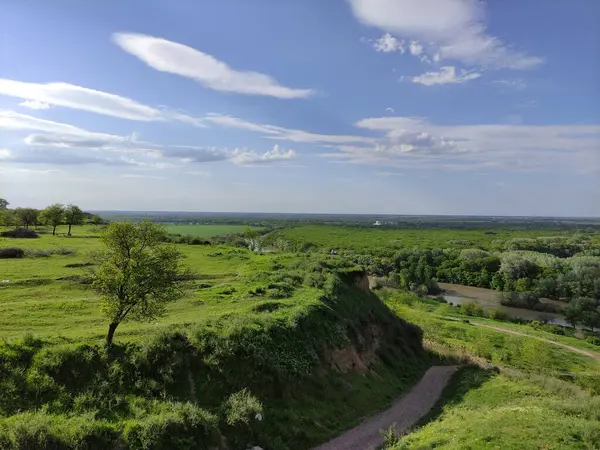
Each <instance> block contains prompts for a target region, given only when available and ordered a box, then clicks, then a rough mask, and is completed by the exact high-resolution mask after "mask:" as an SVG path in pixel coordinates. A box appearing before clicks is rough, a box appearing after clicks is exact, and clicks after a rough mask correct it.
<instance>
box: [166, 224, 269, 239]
mask: <svg viewBox="0 0 600 450" xmlns="http://www.w3.org/2000/svg"><path fill="white" fill-rule="evenodd" d="M165 228H166V229H167V231H168V232H169V233H174V234H181V235H182V236H194V237H201V238H210V237H213V236H219V235H222V234H239V233H244V232H245V231H246V230H247V228H248V227H247V226H246V225H225V224H224V225H201V224H198V225H179V224H166V225H165ZM253 231H259V229H256V230H255V229H254V228H253Z"/></svg>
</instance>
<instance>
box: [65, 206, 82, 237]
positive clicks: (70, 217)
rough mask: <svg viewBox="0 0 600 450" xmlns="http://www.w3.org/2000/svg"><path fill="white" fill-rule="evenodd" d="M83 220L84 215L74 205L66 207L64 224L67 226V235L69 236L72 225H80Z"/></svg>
mask: <svg viewBox="0 0 600 450" xmlns="http://www.w3.org/2000/svg"><path fill="white" fill-rule="evenodd" d="M84 218H85V214H84V213H83V211H82V210H81V208H79V206H76V205H67V207H66V208H65V222H66V223H67V225H69V231H68V232H67V235H69V236H71V227H72V226H73V225H81V224H83V219H84Z"/></svg>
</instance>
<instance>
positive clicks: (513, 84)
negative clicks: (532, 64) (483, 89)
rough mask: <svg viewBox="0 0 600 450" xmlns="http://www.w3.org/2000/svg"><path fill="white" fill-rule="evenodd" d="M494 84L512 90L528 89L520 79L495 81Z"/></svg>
mask: <svg viewBox="0 0 600 450" xmlns="http://www.w3.org/2000/svg"><path fill="white" fill-rule="evenodd" d="M492 84H496V85H499V86H502V87H505V88H510V89H525V88H526V87H527V84H526V83H525V82H524V81H523V80H522V79H520V78H512V79H503V80H494V81H492Z"/></svg>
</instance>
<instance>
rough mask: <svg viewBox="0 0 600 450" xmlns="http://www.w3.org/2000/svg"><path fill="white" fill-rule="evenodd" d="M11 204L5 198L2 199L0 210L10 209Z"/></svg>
mask: <svg viewBox="0 0 600 450" xmlns="http://www.w3.org/2000/svg"><path fill="white" fill-rule="evenodd" d="M8 205H10V203H9V202H8V200H6V199H5V198H0V210H4V209H8Z"/></svg>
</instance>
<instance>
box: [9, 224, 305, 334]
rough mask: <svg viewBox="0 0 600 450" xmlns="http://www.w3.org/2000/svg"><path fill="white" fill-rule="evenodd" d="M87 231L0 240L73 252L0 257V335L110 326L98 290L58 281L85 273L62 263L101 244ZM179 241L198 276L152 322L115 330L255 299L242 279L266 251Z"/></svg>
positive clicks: (209, 315) (182, 319) (149, 327)
mask: <svg viewBox="0 0 600 450" xmlns="http://www.w3.org/2000/svg"><path fill="white" fill-rule="evenodd" d="M91 233H92V230H91V227H78V228H76V229H74V235H73V237H70V238H69V237H65V236H52V235H47V234H42V235H41V236H40V238H39V239H9V238H0V248H1V247H19V248H23V249H25V250H49V249H55V250H56V249H60V248H66V249H70V250H73V251H74V252H75V254H73V255H70V256H61V255H52V256H49V257H38V258H30V257H27V258H21V259H0V273H1V274H2V276H1V277H0V278H1V279H2V280H9V283H0V338H5V339H7V338H8V339H14V338H18V337H21V336H23V334H24V333H27V332H30V333H33V334H34V335H36V336H38V337H42V338H45V339H55V338H56V339H59V340H63V339H70V340H98V339H101V338H102V337H103V335H104V333H105V328H106V326H107V325H106V319H105V318H104V317H103V316H102V315H101V313H100V307H99V299H98V296H97V295H96V293H95V292H94V291H93V290H91V289H90V287H89V286H88V285H83V284H80V283H78V282H76V281H69V280H59V279H60V278H64V277H71V276H86V271H87V270H88V269H89V268H87V267H67V266H69V265H73V264H84V263H86V262H87V261H89V257H90V253H92V252H94V251H98V250H100V249H101V241H100V240H99V239H96V238H80V237H78V236H88V235H90V234H91ZM178 247H179V248H180V249H181V251H182V252H183V253H184V254H185V255H186V259H185V265H186V266H188V267H190V268H192V269H193V270H194V271H195V272H196V273H197V274H198V277H199V280H196V281H195V282H194V283H193V285H192V286H191V289H190V291H189V294H188V295H187V296H186V297H185V298H184V299H182V300H181V301H178V302H176V303H174V304H171V305H169V307H168V311H167V315H166V316H165V317H164V318H161V319H159V320H157V321H155V322H152V323H127V322H126V323H124V324H122V325H121V326H120V327H119V330H118V334H119V336H120V337H121V338H124V339H138V338H143V336H144V335H146V334H147V333H148V332H155V331H160V330H161V329H164V328H165V327H169V326H172V325H178V326H182V327H185V326H186V325H195V324H197V323H200V322H203V321H206V320H211V319H214V318H218V317H222V316H224V315H227V314H232V313H235V312H239V313H242V314H244V313H246V312H248V311H249V310H251V308H252V307H253V306H255V303H256V302H258V301H259V299H252V298H250V299H248V298H246V297H247V291H248V286H246V284H245V282H244V281H242V278H243V277H244V275H247V274H249V273H252V272H253V271H256V270H264V269H266V268H267V267H268V265H269V263H270V260H271V256H269V255H259V254H256V253H253V252H250V251H247V250H244V249H236V248H232V247H222V246H191V245H178ZM209 285H210V286H209ZM225 289H230V290H231V289H234V290H235V291H234V292H232V293H231V294H229V295H223V294H222V293H221V292H222V291H223V290H225ZM305 297H306V296H304V295H303V294H302V292H299V293H298V295H297V296H296V299H295V300H296V303H295V306H298V305H302V304H303V299H305ZM313 300H314V299H313ZM307 301H308V300H307ZM25 308H26V309H25ZM25 310H26V311H27V314H24V311H25Z"/></svg>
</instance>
